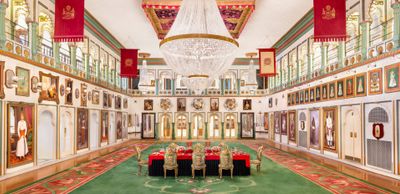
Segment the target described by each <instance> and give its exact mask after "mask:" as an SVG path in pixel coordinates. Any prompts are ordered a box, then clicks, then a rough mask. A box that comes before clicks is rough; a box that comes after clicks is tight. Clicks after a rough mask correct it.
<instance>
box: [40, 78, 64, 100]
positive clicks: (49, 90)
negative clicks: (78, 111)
mask: <svg viewBox="0 0 400 194" xmlns="http://www.w3.org/2000/svg"><path fill="white" fill-rule="evenodd" d="M39 80H40V83H42V91H40V95H39V103H41V102H42V101H44V100H46V101H54V102H56V103H57V104H59V103H60V100H59V97H58V83H59V82H58V81H59V77H58V76H54V75H51V74H50V73H43V72H41V71H40V72H39Z"/></svg>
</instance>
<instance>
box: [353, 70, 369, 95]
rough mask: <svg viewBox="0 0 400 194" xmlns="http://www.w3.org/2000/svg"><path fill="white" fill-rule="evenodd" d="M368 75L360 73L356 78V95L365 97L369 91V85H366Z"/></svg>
mask: <svg viewBox="0 0 400 194" xmlns="http://www.w3.org/2000/svg"><path fill="white" fill-rule="evenodd" d="M366 77H367V74H366V73H360V74H358V75H356V76H355V82H356V83H355V89H356V91H355V93H356V96H365V95H366V93H367V91H366V86H367V84H366V83H365V80H366Z"/></svg>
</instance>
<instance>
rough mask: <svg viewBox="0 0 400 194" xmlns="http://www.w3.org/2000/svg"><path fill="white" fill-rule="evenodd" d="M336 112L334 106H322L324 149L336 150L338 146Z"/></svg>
mask: <svg viewBox="0 0 400 194" xmlns="http://www.w3.org/2000/svg"><path fill="white" fill-rule="evenodd" d="M338 130H339V128H338V112H337V108H336V107H327V108H323V115H322V130H321V132H322V134H323V137H324V138H323V141H322V142H323V143H322V144H323V148H324V150H327V151H331V152H335V153H336V152H337V148H338V145H337V144H338V136H339V133H338Z"/></svg>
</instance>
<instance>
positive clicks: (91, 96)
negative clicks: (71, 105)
mask: <svg viewBox="0 0 400 194" xmlns="http://www.w3.org/2000/svg"><path fill="white" fill-rule="evenodd" d="M92 98H93V94H92V91H89V92H88V93H87V100H88V101H92Z"/></svg>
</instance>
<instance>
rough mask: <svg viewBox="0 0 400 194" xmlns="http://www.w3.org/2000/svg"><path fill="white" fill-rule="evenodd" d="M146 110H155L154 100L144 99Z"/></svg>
mask: <svg viewBox="0 0 400 194" xmlns="http://www.w3.org/2000/svg"><path fill="white" fill-rule="evenodd" d="M144 110H145V111H152V110H153V100H149V99H147V100H144Z"/></svg>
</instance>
